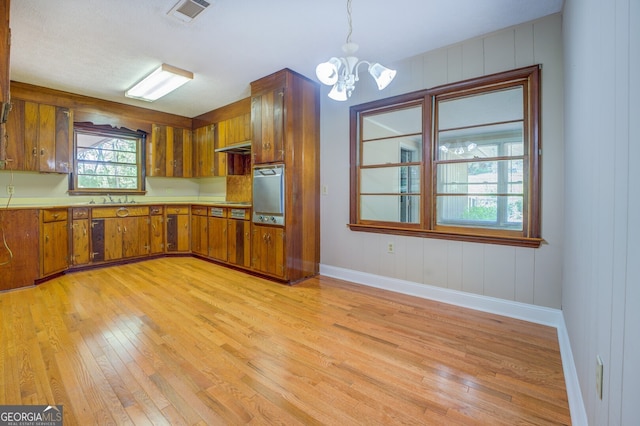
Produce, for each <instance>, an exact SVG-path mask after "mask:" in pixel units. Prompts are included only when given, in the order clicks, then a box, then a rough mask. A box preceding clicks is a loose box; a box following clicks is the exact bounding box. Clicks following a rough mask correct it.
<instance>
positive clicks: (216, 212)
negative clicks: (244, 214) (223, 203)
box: [209, 207, 227, 217]
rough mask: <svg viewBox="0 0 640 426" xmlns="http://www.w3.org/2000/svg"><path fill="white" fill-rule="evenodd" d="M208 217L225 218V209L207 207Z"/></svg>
mask: <svg viewBox="0 0 640 426" xmlns="http://www.w3.org/2000/svg"><path fill="white" fill-rule="evenodd" d="M209 213H210V216H213V217H227V209H225V208H224V207H209Z"/></svg>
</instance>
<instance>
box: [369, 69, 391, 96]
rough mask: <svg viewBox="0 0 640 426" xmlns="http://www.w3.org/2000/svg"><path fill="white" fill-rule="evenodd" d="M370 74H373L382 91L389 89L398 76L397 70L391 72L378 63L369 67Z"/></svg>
mask: <svg viewBox="0 0 640 426" xmlns="http://www.w3.org/2000/svg"><path fill="white" fill-rule="evenodd" d="M369 74H371V77H373V79H374V80H375V81H376V83H378V90H382V89H384V88H385V87H387V86H388V85H389V83H391V80H393V78H394V77H395V76H396V70H391V69H389V68H387V67H384V66H382V65H380V64H379V63H377V62H376V63H375V64H371V66H370V67H369Z"/></svg>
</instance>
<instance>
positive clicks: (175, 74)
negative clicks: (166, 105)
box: [124, 64, 193, 102]
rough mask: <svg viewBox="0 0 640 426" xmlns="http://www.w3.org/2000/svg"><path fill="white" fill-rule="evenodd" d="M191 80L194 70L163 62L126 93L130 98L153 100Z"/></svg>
mask: <svg viewBox="0 0 640 426" xmlns="http://www.w3.org/2000/svg"><path fill="white" fill-rule="evenodd" d="M189 80H193V73H192V72H190V71H185V70H182V69H180V68H176V67H172V66H171V65H167V64H162V65H161V66H160V68H158V69H157V70H155V71H154V72H152V73H151V74H149V75H148V76H147V77H145V78H144V79H143V80H142V81H141V82H139V83H138V84H136V85H135V86H133V87H132V88H131V89H129V90H127V91H126V92H125V93H124V95H125V96H126V97H128V98H134V99H140V100H143V101H147V102H153V101H155V100H156V99H159V98H161V97H163V96H164V95H166V94H167V93H169V92H172V91H174V90H176V89H177V88H178V87H180V86H182V85H183V84H185V83H186V82H188V81H189Z"/></svg>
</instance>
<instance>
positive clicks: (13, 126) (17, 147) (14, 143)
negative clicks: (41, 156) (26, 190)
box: [5, 99, 31, 170]
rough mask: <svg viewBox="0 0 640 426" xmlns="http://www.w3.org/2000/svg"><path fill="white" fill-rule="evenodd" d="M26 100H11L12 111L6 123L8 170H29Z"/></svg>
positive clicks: (29, 153)
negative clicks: (27, 166) (26, 137)
mask: <svg viewBox="0 0 640 426" xmlns="http://www.w3.org/2000/svg"><path fill="white" fill-rule="evenodd" d="M24 123H25V102H24V101H23V100H21V99H12V100H11V112H10V113H9V117H8V119H7V123H6V124H5V129H6V133H5V136H6V142H7V143H6V146H7V154H6V155H7V165H6V167H5V168H6V169H7V170H27V169H26V166H25V161H26V159H27V154H28V155H31V151H29V152H28V153H27V152H26V151H25V148H26V147H25V136H24V132H25V126H24Z"/></svg>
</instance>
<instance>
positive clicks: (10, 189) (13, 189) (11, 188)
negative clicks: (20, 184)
mask: <svg viewBox="0 0 640 426" xmlns="http://www.w3.org/2000/svg"><path fill="white" fill-rule="evenodd" d="M15 193H16V187H15V186H13V185H7V194H9V195H13V194H15Z"/></svg>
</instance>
